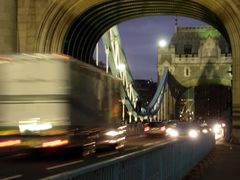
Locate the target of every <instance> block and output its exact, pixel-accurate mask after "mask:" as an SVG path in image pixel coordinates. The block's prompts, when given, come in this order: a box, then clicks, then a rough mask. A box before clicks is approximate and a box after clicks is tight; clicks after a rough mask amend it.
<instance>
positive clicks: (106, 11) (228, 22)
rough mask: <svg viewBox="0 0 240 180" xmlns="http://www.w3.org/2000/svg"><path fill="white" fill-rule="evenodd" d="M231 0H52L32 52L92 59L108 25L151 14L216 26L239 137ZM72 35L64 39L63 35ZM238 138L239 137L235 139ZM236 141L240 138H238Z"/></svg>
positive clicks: (239, 55)
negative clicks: (227, 63) (229, 72)
mask: <svg viewBox="0 0 240 180" xmlns="http://www.w3.org/2000/svg"><path fill="white" fill-rule="evenodd" d="M235 6H236V4H235V3H234V1H205V0H200V1H197V2H196V1H194V0H189V1H184V0H173V1H168V0H166V1H165V0H164V1H158V0H151V1H147V2H146V1H143V0H137V1H115V0H112V1H107V0H93V1H71V2H69V1H67V0H63V1H61V2H59V1H54V2H53V4H52V5H51V6H50V7H49V10H48V12H47V14H46V17H45V18H44V20H43V23H42V25H41V27H40V30H39V34H38V37H37V45H36V48H35V49H36V51H40V52H53V51H54V52H63V49H67V51H66V52H67V54H69V55H71V56H73V57H75V58H78V59H81V60H83V61H86V62H91V61H92V60H93V53H94V49H95V46H96V43H97V42H98V40H99V39H100V37H101V36H102V34H103V33H104V32H106V31H107V30H108V29H109V28H110V27H112V26H113V25H115V24H118V23H120V22H123V21H126V20H129V19H132V18H136V17H143V16H151V15H178V16H186V17H191V18H195V19H198V20H201V21H204V22H207V23H208V24H210V25H212V26H213V27H215V28H216V29H218V30H219V31H220V32H221V33H222V34H223V35H224V37H225V38H226V39H227V41H228V42H229V44H230V45H231V49H232V57H233V120H234V121H235V124H234V126H236V131H234V132H233V133H234V134H235V136H237V137H240V131H238V130H237V129H238V128H239V127H240V123H239V122H240V118H239V117H240V113H239V112H240V105H239V104H240V99H239V97H240V92H239V91H238V89H239V88H240V80H239V79H240V73H238V71H239V67H240V61H238V59H240V51H239V47H240V32H239V29H240V19H239V13H238V11H237V10H236V8H235ZM73 24H75V27H77V28H74V29H72V32H73V33H72V35H71V36H69V39H68V40H67V41H66V36H67V34H68V33H69V32H70V31H71V28H72V27H74V26H72V25H73ZM239 139H240V138H239ZM239 142H240V141H239Z"/></svg>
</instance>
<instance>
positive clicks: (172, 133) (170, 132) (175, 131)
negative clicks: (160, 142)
mask: <svg viewBox="0 0 240 180" xmlns="http://www.w3.org/2000/svg"><path fill="white" fill-rule="evenodd" d="M168 133H169V136H171V137H178V135H179V133H178V131H177V130H176V129H171V130H170V131H169V132H168Z"/></svg>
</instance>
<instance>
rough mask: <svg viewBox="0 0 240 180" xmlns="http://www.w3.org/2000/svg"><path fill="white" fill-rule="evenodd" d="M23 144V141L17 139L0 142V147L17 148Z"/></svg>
mask: <svg viewBox="0 0 240 180" xmlns="http://www.w3.org/2000/svg"><path fill="white" fill-rule="evenodd" d="M19 144H21V140H19V139H15V140H7V141H2V142H0V147H7V146H15V145H19Z"/></svg>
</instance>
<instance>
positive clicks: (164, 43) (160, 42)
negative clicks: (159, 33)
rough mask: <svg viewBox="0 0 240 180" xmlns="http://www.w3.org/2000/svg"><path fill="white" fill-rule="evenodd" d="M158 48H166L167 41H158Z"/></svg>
mask: <svg viewBox="0 0 240 180" xmlns="http://www.w3.org/2000/svg"><path fill="white" fill-rule="evenodd" d="M158 46H159V47H161V48H164V47H166V46H167V41H166V40H165V39H161V40H160V41H158Z"/></svg>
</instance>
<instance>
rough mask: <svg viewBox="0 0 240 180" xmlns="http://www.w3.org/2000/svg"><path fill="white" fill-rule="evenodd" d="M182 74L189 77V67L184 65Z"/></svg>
mask: <svg viewBox="0 0 240 180" xmlns="http://www.w3.org/2000/svg"><path fill="white" fill-rule="evenodd" d="M184 76H185V77H189V76H190V68H189V67H185V69H184Z"/></svg>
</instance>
